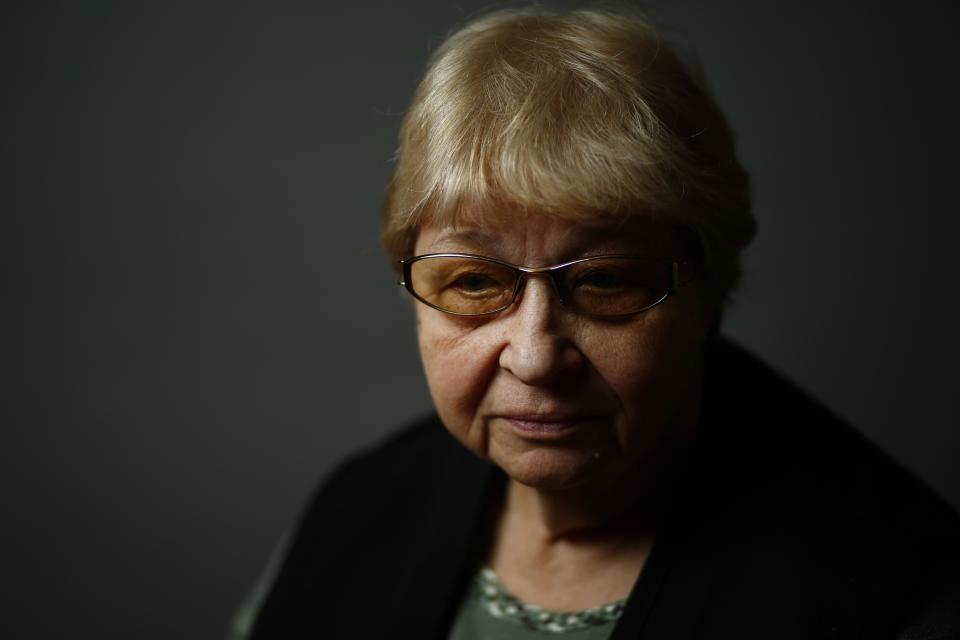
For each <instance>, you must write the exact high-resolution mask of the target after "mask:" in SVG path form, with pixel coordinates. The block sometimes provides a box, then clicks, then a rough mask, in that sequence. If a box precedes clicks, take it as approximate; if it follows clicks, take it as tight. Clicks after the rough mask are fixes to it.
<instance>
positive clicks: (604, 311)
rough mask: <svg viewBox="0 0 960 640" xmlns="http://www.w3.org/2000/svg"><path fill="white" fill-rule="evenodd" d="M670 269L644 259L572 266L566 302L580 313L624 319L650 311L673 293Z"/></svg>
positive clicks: (598, 260)
mask: <svg viewBox="0 0 960 640" xmlns="http://www.w3.org/2000/svg"><path fill="white" fill-rule="evenodd" d="M671 279H672V274H671V267H670V265H669V264H667V263H665V262H659V261H657V260H645V259H642V258H596V259H594V260H586V261H584V262H578V263H576V264H573V265H571V266H570V267H569V268H568V269H567V270H566V273H565V277H564V279H563V288H564V291H565V294H564V298H566V299H567V300H568V301H569V304H570V305H571V306H572V307H573V308H575V309H576V310H577V311H579V312H581V313H585V314H588V315H593V316H609V317H613V316H625V315H629V314H632V313H637V312H640V311H643V310H644V309H649V308H650V307H652V306H654V305H655V304H657V303H658V302H660V301H662V300H663V299H664V298H666V296H667V295H668V294H669V292H670V284H671Z"/></svg>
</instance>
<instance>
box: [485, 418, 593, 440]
mask: <svg viewBox="0 0 960 640" xmlns="http://www.w3.org/2000/svg"><path fill="white" fill-rule="evenodd" d="M503 419H504V420H505V421H506V422H507V424H509V425H510V427H511V429H513V431H514V433H516V434H517V435H518V436H520V437H522V438H524V439H525V440H539V441H549V440H560V439H563V438H566V437H568V436H570V435H572V434H573V433H575V432H576V431H578V430H580V429H582V428H583V427H585V426H588V425H589V424H590V423H593V422H595V421H596V416H559V415H558V416H503Z"/></svg>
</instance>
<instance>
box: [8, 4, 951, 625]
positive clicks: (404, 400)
mask: <svg viewBox="0 0 960 640" xmlns="http://www.w3.org/2000/svg"><path fill="white" fill-rule="evenodd" d="M546 4H552V3H546ZM567 5H568V6H569V5H570V3H567ZM485 6H489V3H486V2H479V1H474V0H469V1H466V0H465V1H461V2H457V3H447V2H441V1H439V0H431V1H428V2H409V3H406V2H405V3H400V2H385V1H380V2H357V3H342V4H332V3H321V2H303V1H282V2H260V3H253V2H229V3H228V2H211V1H209V0H199V1H193V2H153V3H142V2H120V1H118V0H112V1H104V2H89V3H87V2H83V3H76V2H60V3H57V2H43V1H40V2H23V1H21V2H7V3H4V6H3V9H0V46H2V48H3V56H2V62H0V65H2V68H3V76H2V77H3V86H4V91H3V100H2V113H3V136H2V147H0V158H2V163H3V164H2V167H3V175H2V188H0V208H2V211H3V221H4V228H5V232H4V233H3V240H4V246H5V251H4V264H5V266H6V268H5V273H6V275H7V276H8V277H9V281H10V284H9V285H8V287H7V291H8V293H9V295H7V296H5V298H6V300H5V303H4V305H3V308H4V310H5V316H6V318H7V320H8V321H9V322H10V323H11V325H12V328H11V329H9V330H7V331H5V332H4V336H5V343H6V347H5V349H4V355H3V360H4V361H5V364H6V365H7V368H8V370H9V380H10V381H11V382H10V383H9V385H8V387H7V393H6V394H5V402H4V415H3V426H2V440H0V462H2V469H3V482H2V483H0V498H2V505H3V507H2V508H3V524H2V527H0V531H2V534H0V536H2V546H0V549H2V551H0V553H2V554H3V557H2V566H3V571H4V576H3V579H2V580H0V585H2V586H0V589H2V594H0V595H2V602H3V607H2V610H3V612H4V627H5V629H6V631H5V632H4V634H3V635H4V637H7V638H17V639H20V638H23V639H27V638H30V639H36V638H67V637H73V638H98V639H113V638H116V639H121V638H138V639H140V640H152V639H156V640H160V639H167V638H178V639H182V640H190V639H194V638H196V639H198V640H199V639H201V638H204V639H209V638H217V637H222V636H223V634H224V632H225V629H226V625H227V621H228V618H229V616H230V613H231V611H232V609H233V608H234V607H235V606H236V605H237V604H238V603H239V601H240V600H241V598H242V597H243V596H244V594H245V592H246V590H247V589H248V588H249V587H250V585H251V584H252V583H253V582H254V581H255V579H256V577H257V575H258V573H259V571H260V570H261V569H262V567H263V565H264V563H265V562H266V559H267V556H268V555H269V553H270V551H271V549H272V548H273V547H274V545H275V544H276V543H277V541H278V539H279V538H280V536H281V535H282V533H283V532H284V531H285V530H286V529H287V528H289V527H290V526H291V525H292V523H293V521H294V519H295V518H296V515H297V513H298V510H299V508H300V507H301V506H302V505H303V504H304V501H305V499H306V498H307V497H308V495H309V493H310V492H311V490H312V489H313V488H314V487H315V486H316V484H317V482H318V481H319V480H320V479H321V478H322V477H323V476H324V475H325V474H326V473H328V472H329V471H330V470H331V468H332V466H333V465H334V464H335V463H336V462H337V461H338V460H340V459H342V458H343V456H345V455H346V454H347V453H348V452H351V451H355V450H357V449H358V448H361V447H364V446H367V445H369V444H371V443H374V442H376V441H377V440H378V439H379V438H381V437H383V436H384V435H385V434H387V433H388V432H390V431H392V430H393V429H395V428H396V427H398V426H399V425H402V424H403V423H404V422H406V421H408V420H410V419H412V418H414V417H416V416H419V415H421V414H423V413H425V412H427V411H429V410H430V401H429V397H428V394H427V391H426V388H425V385H424V382H423V379H422V372H421V369H420V364H419V361H418V356H417V352H416V343H415V336H414V326H413V321H412V313H411V301H410V300H409V299H407V298H406V297H405V296H404V294H403V292H402V291H401V290H400V288H399V287H397V286H396V279H395V276H394V275H393V273H392V271H391V269H390V266H389V264H388V263H387V260H386V258H385V257H384V255H383V254H382V252H381V251H380V248H379V245H378V217H379V209H380V205H381V202H382V199H383V195H384V188H385V185H386V181H387V179H388V176H389V174H390V170H391V157H392V154H393V152H394V148H395V138H396V133H397V129H398V126H399V122H400V119H401V117H402V115H403V111H404V109H405V107H406V104H407V102H408V101H409V99H410V97H411V95H412V93H413V90H414V87H415V84H416V81H417V79H418V77H419V74H420V73H421V71H422V69H423V65H424V63H425V61H426V59H427V56H428V54H429V52H430V51H431V48H432V47H433V46H435V45H436V43H437V42H438V41H439V40H440V39H441V38H442V36H443V35H444V34H445V33H446V32H448V31H449V30H450V29H451V28H452V27H454V26H455V25H457V24H459V23H461V22H463V21H464V20H465V19H467V18H469V17H470V16H472V15H474V14H475V13H476V12H477V11H479V10H480V9H481V8H483V7H485ZM500 6H503V5H500ZM647 6H648V9H649V10H650V13H651V14H652V15H653V17H654V18H655V19H656V20H657V21H658V22H660V23H661V24H662V25H663V26H664V27H665V28H666V30H667V32H669V33H671V34H675V35H677V36H679V37H680V38H682V39H683V40H685V41H687V42H688V43H690V44H691V45H692V47H693V48H694V49H695V50H696V51H697V52H698V53H699V59H700V61H701V63H702V67H703V69H704V72H705V75H706V77H707V79H708V82H709V84H710V86H711V87H712V89H713V91H714V93H715V94H716V96H717V99H718V101H719V103H720V105H721V106H722V107H723V109H724V110H725V111H726V113H727V115H728V117H729V120H730V122H731V126H732V128H733V130H734V131H735V132H736V135H737V139H738V142H739V149H740V154H741V159H742V161H743V164H744V165H745V167H746V168H747V170H748V171H750V173H751V174H752V176H753V194H754V200H755V212H756V217H757V220H758V223H759V235H758V237H757V240H756V242H755V244H754V245H753V246H752V247H751V248H750V249H749V250H748V252H747V255H746V272H745V278H744V282H743V286H742V289H741V291H740V292H739V293H738V294H737V295H736V296H735V298H734V300H733V304H732V306H731V307H730V309H729V311H728V313H727V316H726V322H725V328H724V330H725V333H726V334H727V335H729V336H731V337H733V338H734V339H735V340H737V341H739V342H741V343H742V344H744V345H746V346H747V347H749V348H751V349H752V350H754V351H755V352H756V353H757V354H758V355H760V356H761V357H762V358H763V359H765V360H766V361H767V362H769V363H770V364H772V365H773V366H774V367H776V368H777V369H779V370H781V371H782V372H784V373H785V374H786V375H787V376H788V377H790V378H791V379H793V380H794V381H795V382H796V383H797V384H798V385H799V386H800V387H802V388H803V389H806V390H807V391H809V392H810V393H811V394H813V395H814V396H815V397H817V398H819V399H820V400H821V401H823V402H824V403H825V404H826V405H827V406H829V407H830V408H831V409H832V410H834V411H835V412H836V413H838V414H839V415H841V416H843V417H844V418H846V419H847V420H848V421H849V422H850V423H851V424H853V425H854V426H855V428H856V429H857V430H859V431H860V432H862V433H864V434H865V435H866V436H867V437H868V438H869V439H870V440H872V441H874V442H875V443H877V444H878V445H879V446H880V447H881V448H883V449H884V450H886V451H887V452H889V454H890V455H891V456H892V457H894V458H895V459H897V460H899V461H900V462H901V463H903V464H904V465H905V466H906V467H908V468H909V469H911V470H913V471H914V472H915V473H916V474H917V475H918V476H919V477H921V478H922V479H924V480H925V481H926V482H927V483H928V484H929V485H931V486H932V487H933V488H934V489H935V490H936V491H937V492H939V493H940V494H941V495H943V496H944V497H945V498H946V499H947V500H949V501H950V502H952V503H953V504H954V505H958V506H960V469H958V467H957V464H956V462H957V460H958V459H960V435H958V432H957V428H956V427H957V417H956V416H957V411H956V408H955V405H956V393H957V389H958V388H960V384H958V382H960V376H958V367H957V362H958V356H960V349H958V345H957V339H956V328H957V327H958V326H960V307H958V301H957V285H956V277H957V275H958V269H957V267H956V262H955V255H956V242H957V238H958V237H960V217H958V216H957V213H956V211H957V206H956V199H957V196H956V193H955V188H954V185H955V184H956V178H955V173H956V170H957V161H956V150H955V142H956V140H958V139H960V124H958V119H957V117H956V114H957V112H958V104H957V99H956V97H955V91H954V86H953V85H954V84H955V82H956V80H955V76H956V72H957V58H958V55H957V50H958V45H957V43H956V38H955V33H954V32H955V25H956V17H957V16H956V15H955V13H956V10H955V9H954V8H953V7H952V5H950V4H949V3H942V2H933V1H932V0H918V1H916V2H912V3H909V4H906V5H905V4H903V3H895V2H876V1H874V2H866V1H862V2H859V1H858V2H842V3H834V2H826V1H814V2H809V1H808V2H788V3H780V2H778V3H772V2H767V1H763V0H723V1H719V2H718V1H708V0H673V1H670V0H660V1H658V2H655V3H653V4H650V5H647ZM777 426H778V425H777V424H770V425H769V428H770V429H771V430H776V429H777ZM811 464H816V462H815V461H811ZM384 535H389V532H384Z"/></svg>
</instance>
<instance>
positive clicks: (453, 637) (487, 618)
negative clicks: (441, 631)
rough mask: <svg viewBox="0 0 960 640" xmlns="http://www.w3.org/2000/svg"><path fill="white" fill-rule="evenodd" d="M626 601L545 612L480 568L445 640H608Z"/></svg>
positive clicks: (489, 571)
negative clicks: (575, 610)
mask: <svg viewBox="0 0 960 640" xmlns="http://www.w3.org/2000/svg"><path fill="white" fill-rule="evenodd" d="M625 602H626V601H625V600H620V601H618V602H612V603H610V604H607V605H604V606H600V607H595V608H593V609H587V610H585V611H577V612H572V613H561V612H556V611H547V610H545V609H541V608H540V607H537V606H534V605H532V604H526V603H524V602H521V601H520V600H518V599H517V598H516V597H514V596H513V595H511V594H510V593H509V592H507V590H506V589H505V588H504V587H503V585H502V584H500V581H499V580H498V579H497V576H496V574H494V573H493V571H491V570H490V569H488V568H486V567H484V568H481V569H480V571H479V572H478V573H477V576H476V578H474V580H473V583H472V584H471V588H470V589H469V590H468V592H467V594H466V595H465V597H464V599H463V602H462V603H461V604H460V609H459V610H458V611H457V615H456V617H455V618H454V621H453V627H452V629H451V630H450V636H449V638H448V640H549V639H551V638H555V639H556V640H607V638H609V637H610V634H611V633H613V627H614V625H616V623H617V619H619V617H620V614H621V613H622V612H623V606H624V604H625Z"/></svg>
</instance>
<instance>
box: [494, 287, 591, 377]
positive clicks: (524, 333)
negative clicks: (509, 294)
mask: <svg viewBox="0 0 960 640" xmlns="http://www.w3.org/2000/svg"><path fill="white" fill-rule="evenodd" d="M568 313H569V312H568V311H566V310H565V309H564V308H563V307H561V306H560V304H559V300H557V299H556V291H555V289H554V287H553V284H552V283H551V282H550V278H549V276H546V275H545V274H544V275H542V276H530V277H528V278H527V280H526V283H525V284H524V287H523V290H522V291H521V292H520V299H519V300H518V301H517V302H516V303H515V304H514V306H513V307H512V308H511V309H510V310H509V311H508V312H507V314H506V315H505V316H504V317H502V318H501V320H502V321H504V331H505V334H504V345H503V349H502V350H501V352H500V367H501V368H503V369H505V370H507V371H509V372H510V373H511V374H513V376H514V377H516V378H517V379H519V380H520V381H521V382H523V383H524V384H526V385H529V386H557V385H559V384H561V383H564V382H569V381H571V380H572V379H573V378H574V377H575V374H576V373H577V372H578V371H579V370H580V368H581V367H582V366H583V364H584V361H585V358H584V355H583V353H582V352H581V351H580V350H579V348H578V346H577V344H576V342H575V340H574V336H573V335H571V334H570V333H569V331H568V327H567V326H566V324H568V323H566V324H565V322H564V321H565V315H567V314H568Z"/></svg>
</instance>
